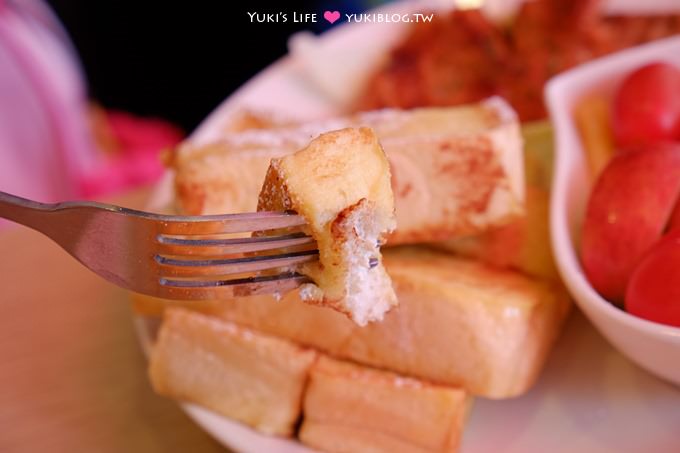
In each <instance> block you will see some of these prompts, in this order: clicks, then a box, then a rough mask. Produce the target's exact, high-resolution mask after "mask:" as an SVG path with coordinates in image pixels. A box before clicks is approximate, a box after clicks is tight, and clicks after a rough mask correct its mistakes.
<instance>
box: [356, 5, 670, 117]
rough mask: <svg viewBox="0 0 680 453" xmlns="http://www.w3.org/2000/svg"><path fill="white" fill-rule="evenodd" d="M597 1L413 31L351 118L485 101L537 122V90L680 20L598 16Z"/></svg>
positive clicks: (477, 15) (527, 8) (440, 21)
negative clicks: (498, 99)
mask: <svg viewBox="0 0 680 453" xmlns="http://www.w3.org/2000/svg"><path fill="white" fill-rule="evenodd" d="M601 3H602V2H601V0H534V1H528V2H524V3H523V5H522V6H521V8H520V10H519V12H518V13H517V15H516V16H515V17H514V19H513V20H511V21H510V22H509V23H508V24H494V23H492V22H490V21H489V20H488V19H487V18H486V17H485V16H484V15H483V14H482V12H481V11H480V10H454V11H451V12H450V13H446V14H445V13H441V14H435V16H434V19H433V20H432V22H421V23H416V24H414V25H413V27H412V29H411V32H410V34H408V36H407V37H406V38H405V39H404V40H403V41H402V43H401V44H400V45H398V46H397V47H396V48H394V49H393V50H392V53H391V56H390V58H389V60H388V63H387V64H386V65H385V66H384V67H383V68H382V69H381V70H379V71H378V72H377V73H376V74H375V75H374V76H373V77H372V78H371V79H370V81H369V83H368V84H367V86H366V88H365V89H364V90H363V91H362V92H361V93H360V95H359V96H358V97H357V104H356V109H357V110H373V109H377V108H383V107H392V108H394V107H400V108H413V107H423V106H443V105H458V104H466V103H470V102H476V101H479V100H481V99H484V98H486V97H489V96H492V95H500V96H502V97H504V98H505V99H507V100H508V102H509V103H510V104H511V105H512V106H513V108H514V109H515V110H516V111H517V112H518V114H519V117H520V119H521V120H522V121H523V122H524V121H532V120H537V119H543V118H545V117H546V116H547V115H546V110H545V107H544V105H543V85H544V83H545V82H546V81H547V80H548V79H549V78H550V77H552V76H554V75H555V74H557V73H559V72H561V71H564V70H566V69H568V68H571V67H573V66H575V65H578V64H580V63H583V62H585V61H588V60H591V59H593V58H597V57H599V56H602V55H605V54H607V53H610V52H614V51H617V50H621V49H624V48H626V47H630V46H634V45H637V44H641V43H644V42H647V41H650V40H653V39H658V38H663V37H666V36H671V35H674V34H677V33H680V15H678V14H675V15H665V16H647V17H641V16H640V17H638V16H604V15H602V14H601V13H600V5H601Z"/></svg>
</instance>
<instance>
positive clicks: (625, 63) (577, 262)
mask: <svg viewBox="0 0 680 453" xmlns="http://www.w3.org/2000/svg"><path fill="white" fill-rule="evenodd" d="M658 62H666V63H669V64H672V65H673V66H674V67H676V68H680V37H674V38H669V39H665V40H660V41H657V42H655V43H652V44H646V45H642V46H638V47H635V48H632V49H628V50H624V51H621V52H619V53H616V54H613V55H610V56H607V57H604V58H600V59H597V60H595V61H593V62H591V63H588V64H585V65H582V66H580V67H578V68H575V69H573V70H570V71H567V72H565V73H563V74H561V75H559V76H557V77H555V78H553V79H552V80H551V81H550V82H549V83H548V85H547V87H546V92H545V97H546V101H547V104H548V108H549V111H550V117H551V121H552V123H553V127H554V129H555V151H556V152H555V166H554V177H553V187H552V189H553V190H552V194H551V200H550V235H551V244H552V248H553V253H554V256H555V261H556V264H557V267H558V271H559V273H560V275H561V277H562V280H563V282H564V283H565V286H566V287H567V289H568V290H569V292H570V293H571V295H572V297H573V299H574V301H575V302H576V304H577V305H578V306H579V308H580V309H581V310H582V311H583V312H584V314H585V315H586V316H587V317H588V319H589V320H590V321H591V322H592V323H593V324H594V325H595V327H596V328H597V329H598V331H599V332H600V333H601V334H602V335H604V336H605V337H606V338H607V340H609V342H610V343H611V344H612V345H613V346H614V347H615V348H616V349H618V350H619V351H620V352H621V353H622V354H623V355H625V356H627V357H628V358H629V359H631V360H632V361H634V362H635V363H637V364H638V365H640V366H641V367H643V368H645V369H646V370H648V371H650V372H651V373H653V374H655V375H657V376H659V377H662V378H664V379H667V380H669V381H671V382H674V383H676V384H678V385H680V365H679V364H678V361H677V357H678V355H679V354H680V327H678V326H676V325H675V323H674V322H673V321H672V319H674V318H672V317H671V316H672V313H673V312H672V310H670V308H671V307H672V306H671V305H670V304H671V303H672V301H677V292H676V291H677V289H676V288H675V287H674V286H672V285H673V284H674V283H675V285H676V286H677V283H676V282H678V278H677V277H676V276H674V275H675V274H672V273H670V271H673V272H677V271H675V270H674V268H673V267H672V266H671V267H670V269H669V268H668V267H667V266H663V265H661V264H659V262H660V261H664V262H668V260H669V256H673V253H677V252H673V251H664V252H663V253H662V252H657V251H656V250H657V246H656V244H657V243H660V241H661V239H662V237H665V238H668V237H670V236H668V235H669V234H671V233H672V232H673V231H674V230H675V229H676V228H677V227H678V225H680V213H679V212H678V211H679V209H680V208H678V206H677V203H678V202H677V198H676V201H675V204H676V205H675V206H673V202H668V203H667V204H666V206H665V207H664V209H667V210H668V211H666V214H665V215H666V216H667V217H666V218H664V215H660V214H659V213H657V216H658V218H660V219H661V220H658V222H659V223H660V224H662V225H660V226H657V228H658V234H657V235H652V236H654V237H653V238H650V239H649V249H648V250H644V251H642V252H641V256H639V257H638V258H637V259H638V261H637V262H635V264H634V265H633V266H632V267H633V269H632V270H631V274H630V275H629V276H628V279H627V282H626V284H625V286H626V288H625V290H626V291H624V293H623V295H622V296H621V298H620V299H619V301H618V305H617V304H615V303H612V300H607V299H606V298H605V297H603V296H602V295H601V294H600V293H598V291H597V290H596V288H595V287H594V285H593V284H591V283H590V281H589V279H588V275H587V273H586V270H585V267H586V266H585V264H584V261H583V260H582V254H581V252H582V250H583V244H582V242H583V240H584V239H585V237H584V233H585V232H584V225H585V223H586V217H587V211H588V204H589V202H590V198H591V195H592V194H593V193H594V191H595V187H596V186H597V183H598V181H597V179H599V177H602V176H603V175H604V174H605V173H606V172H607V171H608V169H607V167H609V166H610V165H616V164H615V163H614V162H615V161H618V160H619V159H620V158H621V159H624V158H623V156H624V155H625V154H626V153H627V152H635V151H634V149H638V151H639V152H644V151H650V150H653V148H654V147H656V146H659V143H661V142H664V143H667V144H668V142H672V141H673V140H663V141H661V140H653V141H652V142H653V143H656V144H654V145H652V144H651V143H646V144H637V145H635V146H633V150H631V149H630V148H631V147H629V146H623V145H621V143H620V141H618V140H617V139H616V137H615V136H614V132H613V128H612V124H611V122H612V117H613V116H614V115H615V112H613V105H612V100H613V99H614V98H615V96H616V93H617V90H619V89H620V87H622V86H624V81H625V79H626V78H627V77H628V76H629V75H630V74H632V73H634V72H635V71H637V70H639V69H640V68H642V67H644V66H646V65H649V64H653V63H658ZM588 99H590V100H592V99H595V101H594V102H590V101H589V102H590V104H589V105H588V106H586V107H588V108H583V106H582V104H584V102H585V101H586V100H588ZM592 106H595V108H592ZM584 112H585V117H587V119H588V121H586V122H584V121H582V119H583V118H581V120H580V119H579V115H580V114H582V113H584ZM589 115H590V116H589ZM593 117H594V119H593ZM584 123H585V124H587V125H590V127H589V128H586V132H588V133H587V134H584V133H583V132H584V130H581V129H582V127H581V126H583V124H584ZM675 141H676V142H677V141H678V139H675ZM593 145H596V147H595V149H596V150H597V155H596V159H592V157H593V156H592V155H591V154H590V151H592V149H593ZM668 146H679V145H677V143H676V145H668ZM652 152H653V151H652ZM629 158H630V157H626V158H625V159H629ZM640 159H641V158H640ZM675 162H676V163H675V166H676V167H677V161H675ZM669 167H670V164H669ZM589 170H590V171H589ZM664 170H666V169H664ZM609 171H611V169H609ZM634 171H635V172H638V171H642V170H640V169H639V168H638V169H636V170H634ZM657 176H658V175H657ZM619 178H620V179H621V180H622V181H621V182H620V184H621V186H620V187H619V190H621V191H626V192H628V196H630V197H632V196H633V195H631V194H634V195H636V196H637V194H636V190H637V191H643V190H645V191H646V190H647V189H648V187H646V186H644V187H640V186H639V185H638V187H635V186H636V183H634V182H633V181H632V179H633V178H635V176H634V175H632V174H630V175H627V176H626V177H624V176H620V177H619ZM650 179H651V178H650ZM624 180H625V181H624ZM638 184H639V183H638ZM656 184H658V182H657V181H656V178H655V181H654V183H652V185H654V186H656ZM612 196H613V195H612ZM653 196H654V197H658V195H657V194H656V192H654V195H653ZM676 197H677V195H676ZM621 198H626V197H621ZM669 198H671V197H669ZM638 200H639V198H638ZM630 204H631V205H632V206H631V209H630V210H631V211H632V212H634V211H642V210H644V209H646V207H648V206H650V205H648V204H643V203H642V202H640V201H636V202H633V201H631V202H630ZM657 206H658V205H657ZM634 228H638V226H635V227H634ZM637 234H639V233H637ZM659 247H663V248H664V249H666V248H667V247H670V246H669V245H668V242H665V241H664V245H659ZM603 253H604V255H605V256H606V255H608V254H609V253H610V250H605V251H604V252H603ZM657 253H659V255H657ZM648 261H649V264H647V262H648ZM652 277H655V278H654V279H653V278H652ZM636 281H637V282H636ZM659 283H663V284H664V285H663V287H660V288H658V292H657V291H652V290H651V289H650V288H651V287H652V286H654V285H658V284H659ZM629 288H630V292H628V293H627V290H628V289H629ZM634 291H635V293H637V294H635V295H632V294H633V292H634ZM635 298H637V302H635ZM675 303H677V302H675ZM636 304H639V305H643V304H644V305H645V309H646V312H645V310H644V309H643V310H642V311H640V310H639V309H638V308H639V307H638V308H635V305H636ZM655 310H657V311H659V313H661V314H662V316H664V317H665V319H664V320H663V322H660V321H662V320H661V319H658V318H653V317H651V315H650V313H652V312H654V311H655Z"/></svg>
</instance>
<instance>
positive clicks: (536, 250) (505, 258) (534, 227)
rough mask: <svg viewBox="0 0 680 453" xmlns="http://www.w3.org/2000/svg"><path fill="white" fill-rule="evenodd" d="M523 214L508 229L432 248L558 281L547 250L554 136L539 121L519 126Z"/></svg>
mask: <svg viewBox="0 0 680 453" xmlns="http://www.w3.org/2000/svg"><path fill="white" fill-rule="evenodd" d="M522 136H523V138H524V174H525V176H526V189H525V191H526V206H525V214H524V215H523V216H521V217H518V218H517V219H515V220H513V221H512V222H510V223H508V224H507V225H502V226H499V227H494V228H490V229H489V230H488V231H486V232H483V233H480V234H477V235H470V236H465V237H460V238H456V239H452V240H449V241H443V242H436V243H433V244H432V245H433V246H434V247H437V248H439V249H442V250H448V251H451V252H454V253H456V254H458V255H461V256H465V257H469V258H474V259H478V260H481V261H483V262H485V263H488V264H491V265H493V266H496V267H500V268H509V269H515V270H518V271H521V272H523V273H524V274H526V275H530V276H533V277H538V278H543V279H547V280H550V281H559V274H558V272H557V267H556V265H555V260H554V257H553V254H552V248H551V247H550V228H549V224H548V223H549V222H548V219H549V207H550V186H551V180H552V167H553V149H552V148H553V132H552V127H551V126H550V123H548V122H547V121H538V122H533V123H527V124H524V125H523V126H522Z"/></svg>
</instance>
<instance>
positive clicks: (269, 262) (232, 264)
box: [156, 250, 319, 278]
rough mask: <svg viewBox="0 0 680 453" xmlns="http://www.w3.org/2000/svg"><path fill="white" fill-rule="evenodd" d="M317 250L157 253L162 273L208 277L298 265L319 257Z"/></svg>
mask: <svg viewBox="0 0 680 453" xmlns="http://www.w3.org/2000/svg"><path fill="white" fill-rule="evenodd" d="M318 255H319V251H318V250H307V251H303V252H293V253H281V254H278V255H259V256H248V257H242V258H228V259H208V260H190V259H181V258H168V257H165V256H160V255H156V262H157V263H158V266H159V275H160V276H161V277H180V278H192V277H210V276H218V275H231V274H241V273H245V272H255V271H263V270H267V269H275V268H279V267H287V266H297V265H299V264H302V263H307V262H310V261H314V260H316V259H317V258H318Z"/></svg>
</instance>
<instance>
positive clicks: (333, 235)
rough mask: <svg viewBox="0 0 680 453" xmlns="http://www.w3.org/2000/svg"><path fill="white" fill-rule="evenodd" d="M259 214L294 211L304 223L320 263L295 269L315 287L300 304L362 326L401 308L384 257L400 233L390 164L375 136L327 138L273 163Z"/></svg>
mask: <svg viewBox="0 0 680 453" xmlns="http://www.w3.org/2000/svg"><path fill="white" fill-rule="evenodd" d="M257 209H258V211H286V210H292V211H295V212H297V213H298V214H300V215H301V216H302V217H304V218H305V220H306V221H307V225H306V226H305V231H306V232H307V233H308V234H310V235H311V236H312V237H313V238H314V239H315V240H316V244H317V248H318V250H319V260H318V261H315V262H312V263H307V264H304V265H302V266H300V267H299V268H298V269H297V270H298V272H300V273H302V274H305V275H308V276H309V277H310V278H311V279H312V280H313V282H314V284H313V285H307V286H306V287H305V288H304V289H303V291H301V293H300V294H302V295H303V299H306V300H309V301H311V302H313V303H317V304H320V305H323V306H328V307H331V308H334V309H336V310H337V311H340V312H341V313H344V314H346V315H347V316H348V317H349V318H350V319H352V320H353V321H354V322H356V323H357V324H359V325H362V326H363V325H366V324H367V323H369V322H372V321H380V320H382V318H383V316H384V314H385V313H386V312H387V311H389V310H390V309H391V308H392V307H393V306H395V305H396V303H397V298H396V295H395V294H394V290H393V289H392V284H391V282H390V278H389V276H388V275H387V273H386V272H385V269H384V267H383V265H382V256H381V254H380V245H381V244H382V243H383V242H384V237H385V236H386V235H387V234H388V233H390V232H392V231H393V230H394V227H395V216H394V197H393V194H392V188H391V185H390V170H389V163H388V162H387V158H386V157H385V153H384V151H383V150H382V148H381V147H380V144H379V143H378V139H377V137H376V135H375V133H374V132H373V131H372V130H371V129H368V128H358V129H353V128H347V129H341V130H337V131H332V132H326V133H324V134H321V135H320V136H319V137H317V138H315V139H314V140H312V141H311V142H310V143H309V145H308V146H307V147H305V148H303V149H301V150H300V151H298V152H296V153H294V154H291V155H288V156H285V157H282V158H277V159H272V162H271V164H270V166H269V169H268V171H267V175H266V177H265V180H264V184H263V186H262V190H261V191H260V195H259V202H258V206H257ZM259 234H262V233H259ZM265 234H271V233H265Z"/></svg>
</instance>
